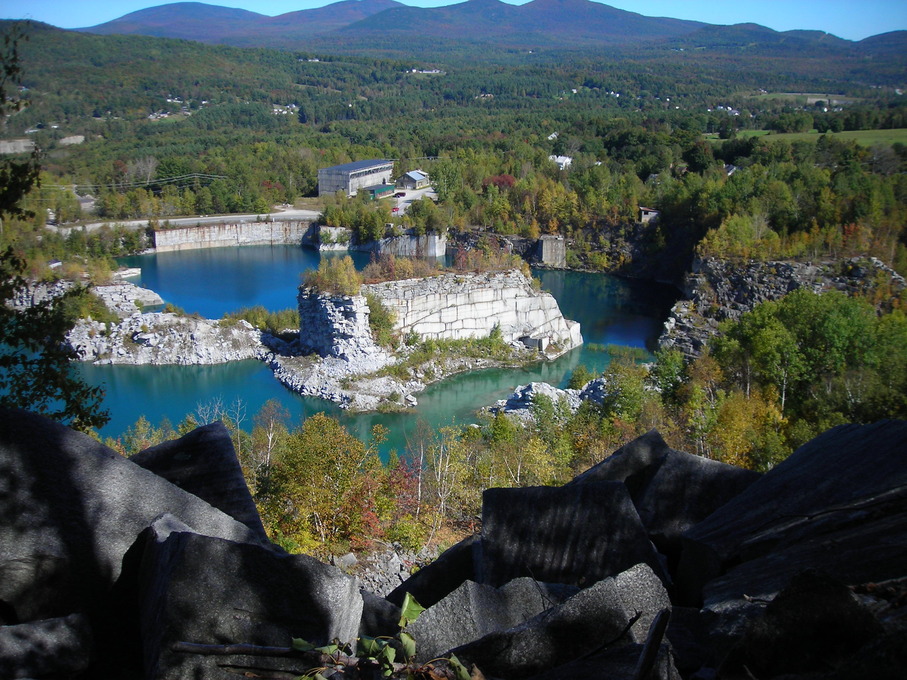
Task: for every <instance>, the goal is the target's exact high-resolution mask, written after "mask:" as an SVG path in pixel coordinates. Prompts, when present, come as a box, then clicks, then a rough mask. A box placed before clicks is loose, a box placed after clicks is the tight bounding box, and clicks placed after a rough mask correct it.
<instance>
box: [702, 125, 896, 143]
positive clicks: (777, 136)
mask: <svg viewBox="0 0 907 680" xmlns="http://www.w3.org/2000/svg"><path fill="white" fill-rule="evenodd" d="M827 134H830V135H831V136H833V137H834V138H835V139H839V140H853V141H855V142H857V144H862V145H863V146H877V145H881V146H891V145H892V144H895V143H898V142H900V143H901V144H907V128H897V129H894V130H853V131H846V132H829V133H827ZM737 136H738V137H743V138H746V137H763V136H764V137H765V139H766V141H781V140H784V141H787V142H799V141H806V142H815V141H816V140H818V139H819V137H821V135H820V134H819V133H818V132H816V131H815V130H812V131H810V132H783V133H779V132H772V131H771V130H741V131H740V132H738V133H737ZM711 139H712V141H720V140H718V139H717V137H712V138H711Z"/></svg>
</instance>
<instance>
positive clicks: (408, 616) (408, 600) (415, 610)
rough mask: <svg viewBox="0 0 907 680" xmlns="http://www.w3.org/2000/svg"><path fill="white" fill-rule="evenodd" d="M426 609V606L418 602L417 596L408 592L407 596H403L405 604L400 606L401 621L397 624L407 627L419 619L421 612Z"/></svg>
mask: <svg viewBox="0 0 907 680" xmlns="http://www.w3.org/2000/svg"><path fill="white" fill-rule="evenodd" d="M424 611H425V607H423V606H422V605H421V604H419V603H418V602H416V598H414V597H413V596H412V595H410V594H409V593H407V594H406V597H404V598H403V606H402V607H401V608H400V623H399V624H397V625H399V626H400V627H401V628H406V627H407V626H408V625H409V624H411V623H412V622H413V621H415V620H416V619H418V618H419V614H421V613H422V612H424Z"/></svg>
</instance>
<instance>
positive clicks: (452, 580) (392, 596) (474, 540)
mask: <svg viewBox="0 0 907 680" xmlns="http://www.w3.org/2000/svg"><path fill="white" fill-rule="evenodd" d="M480 550H481V539H480V538H479V537H478V536H476V535H475V534H473V535H472V536H468V537H467V538H464V539H463V540H462V541H460V542H459V543H457V544H456V545H455V546H452V547H450V548H448V549H447V550H445V551H444V552H443V553H441V554H440V555H438V558H437V559H436V560H435V561H433V562H432V563H431V564H427V565H426V566H424V567H422V568H421V569H420V570H419V571H417V572H416V573H415V574H413V575H412V576H410V577H409V578H408V579H406V580H405V581H404V582H403V583H401V584H400V585H399V586H397V587H396V588H394V589H393V590H392V591H391V592H390V593H388V595H387V600H388V601H390V602H392V603H394V604H395V605H397V606H398V607H399V606H400V605H402V604H403V598H404V597H406V594H407V593H409V594H411V595H412V596H413V597H414V598H416V601H417V602H418V603H419V604H421V605H422V606H423V607H431V606H432V605H433V604H435V603H436V602H440V601H441V600H442V599H443V598H444V597H446V596H447V595H449V594H450V593H452V592H453V591H454V590H456V589H457V588H458V587H459V586H460V584H461V583H464V582H465V581H470V580H475V573H476V570H475V561H476V558H475V555H476V553H477V552H479V551H480Z"/></svg>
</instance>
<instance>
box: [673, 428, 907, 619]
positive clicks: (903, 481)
mask: <svg viewBox="0 0 907 680" xmlns="http://www.w3.org/2000/svg"><path fill="white" fill-rule="evenodd" d="M905 451H907V422H905V421H882V422H879V423H876V424H874V425H863V426H860V425H842V426H840V427H836V428H833V429H831V430H829V431H828V432H826V433H825V434H823V435H821V436H819V437H817V438H816V439H813V440H812V441H810V442H808V443H806V444H804V445H803V446H801V447H800V448H799V449H797V450H796V451H795V452H794V453H793V454H791V456H790V457H789V458H788V459H787V460H785V461H784V462H782V463H780V464H779V465H778V466H777V467H775V468H774V469H772V470H771V471H769V472H768V473H766V474H765V475H764V476H763V477H762V478H761V479H760V480H759V481H758V482H756V483H755V484H753V485H752V486H750V487H749V488H748V489H747V490H746V491H744V492H743V493H742V494H740V495H739V496H737V497H736V498H735V499H733V500H732V501H730V502H729V503H727V504H726V505H724V506H723V507H722V508H721V509H719V510H718V511H717V512H715V513H714V514H712V515H711V516H710V517H708V518H707V519H706V520H704V521H703V522H701V523H699V524H698V525H697V526H696V527H694V528H693V529H692V530H690V531H689V532H687V534H686V535H685V538H684V551H683V557H682V560H681V564H680V570H679V574H678V579H679V584H678V589H679V592H680V595H681V597H682V598H683V601H684V602H689V603H690V604H700V603H704V604H705V605H706V607H709V608H712V609H716V610H717V609H720V608H727V607H728V606H733V604H734V603H735V602H736V603H740V602H743V601H744V599H743V596H744V595H747V596H749V597H751V598H762V599H771V598H772V597H774V595H775V594H776V593H777V592H778V591H779V590H780V589H781V588H782V587H783V586H784V584H785V583H787V582H788V581H789V580H790V579H791V578H792V577H793V576H794V575H795V574H796V573H797V572H799V571H802V570H803V569H806V568H809V567H814V568H819V569H822V570H823V571H826V572H828V573H829V574H830V575H832V576H834V577H835V578H838V579H840V580H841V581H843V582H844V583H849V584H856V583H866V582H869V581H882V580H887V579H891V578H896V577H900V576H903V575H904V574H905V573H907V551H905V550H904V546H905V545H907V464H905V457H904V452H905Z"/></svg>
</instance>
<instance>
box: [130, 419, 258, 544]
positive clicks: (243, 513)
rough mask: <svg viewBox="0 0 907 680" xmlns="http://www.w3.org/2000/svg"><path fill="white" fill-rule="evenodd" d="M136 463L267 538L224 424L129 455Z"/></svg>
mask: <svg viewBox="0 0 907 680" xmlns="http://www.w3.org/2000/svg"><path fill="white" fill-rule="evenodd" d="M129 460H131V461H132V462H133V463H135V464H136V465H139V466H140V467H143V468H145V469H146V470H151V471H152V472H153V473H154V474H156V475H159V476H160V477H163V478H164V479H166V480H167V481H169V482H172V483H173V484H176V485H177V486H178V487H179V488H181V489H183V490H184V491H188V492H189V493H191V494H194V495H195V496H198V497H199V498H201V499H202V500H203V501H206V502H207V503H210V504H211V505H213V506H214V507H215V508H217V509H219V510H221V511H223V512H225V513H227V514H228V515H230V517H232V518H233V519H235V520H237V521H239V522H242V523H243V524H245V525H246V526H247V527H249V528H250V529H251V530H252V531H253V532H255V534H256V535H257V536H258V538H259V540H261V541H262V542H266V541H267V540H268V537H267V535H266V534H265V528H264V526H262V523H261V517H259V515H258V509H257V508H256V507H255V501H253V500H252V494H251V493H250V492H249V487H248V486H247V485H246V480H245V478H244V477H243V473H242V468H241V467H240V465H239V459H238V458H237V457H236V451H235V450H234V448H233V442H232V441H231V440H230V433H229V432H228V431H227V428H226V427H224V424H223V423H220V422H217V423H211V424H210V425H204V426H202V427H198V428H196V429H194V430H192V432H190V433H188V434H186V435H184V436H183V437H180V438H179V439H174V440H172V441H168V442H164V443H163V444H158V445H157V446H152V447H151V448H149V449H145V450H144V451H142V452H140V453H137V454H136V455H134V456H132V457H131V458H130V459H129Z"/></svg>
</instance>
